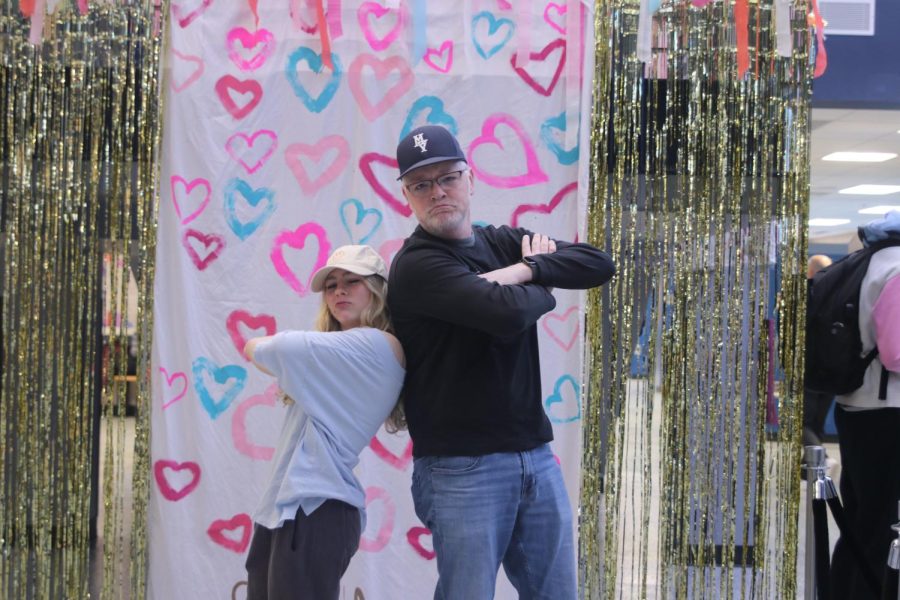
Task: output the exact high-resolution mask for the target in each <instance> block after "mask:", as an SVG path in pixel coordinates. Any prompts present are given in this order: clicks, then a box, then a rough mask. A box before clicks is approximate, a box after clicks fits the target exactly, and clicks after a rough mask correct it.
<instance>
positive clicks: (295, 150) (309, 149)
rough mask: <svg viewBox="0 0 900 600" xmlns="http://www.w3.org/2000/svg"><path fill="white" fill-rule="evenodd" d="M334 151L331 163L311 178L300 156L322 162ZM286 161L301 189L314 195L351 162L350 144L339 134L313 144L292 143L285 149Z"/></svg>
mask: <svg viewBox="0 0 900 600" xmlns="http://www.w3.org/2000/svg"><path fill="white" fill-rule="evenodd" d="M332 152H334V153H336V154H334V158H332V159H331V163H330V164H328V165H327V166H326V167H325V169H323V170H322V172H321V173H320V174H319V175H318V176H317V177H316V178H314V179H310V177H309V174H308V173H307V171H306V167H304V166H303V161H301V160H300V158H301V157H304V156H305V157H308V158H311V159H313V160H314V161H316V162H322V159H323V158H324V156H325V154H326V153H332ZM284 161H285V162H286V163H287V166H288V168H289V169H290V170H291V173H293V174H294V177H295V178H296V179H297V183H299V184H300V189H301V190H303V192H304V193H306V194H309V195H312V194H315V193H316V192H318V191H319V190H321V189H322V188H323V187H325V186H326V185H328V184H329V183H331V182H332V181H334V180H335V179H337V177H338V175H340V174H341V171H343V170H344V167H346V166H347V163H348V162H350V144H349V142H347V140H346V139H344V138H343V137H342V136H339V135H329V136H326V137H323V138H322V139H321V140H319V141H318V142H316V143H315V144H312V145H310V144H301V143H296V144H291V145H290V146H288V147H287V148H286V149H285V151H284Z"/></svg>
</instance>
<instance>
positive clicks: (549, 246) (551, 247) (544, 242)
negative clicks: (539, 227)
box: [522, 233, 556, 258]
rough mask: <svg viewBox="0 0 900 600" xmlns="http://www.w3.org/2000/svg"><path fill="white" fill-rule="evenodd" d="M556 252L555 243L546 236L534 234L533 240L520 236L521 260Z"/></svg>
mask: <svg viewBox="0 0 900 600" xmlns="http://www.w3.org/2000/svg"><path fill="white" fill-rule="evenodd" d="M554 252H556V242H554V241H553V240H551V239H550V238H549V237H547V236H546V235H543V234H540V233H536V234H534V238H533V239H528V236H527V235H525V236H522V258H525V257H526V256H534V255H536V254H553V253H554Z"/></svg>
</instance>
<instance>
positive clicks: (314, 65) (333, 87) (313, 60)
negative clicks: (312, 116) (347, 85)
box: [284, 46, 343, 113]
mask: <svg viewBox="0 0 900 600" xmlns="http://www.w3.org/2000/svg"><path fill="white" fill-rule="evenodd" d="M300 61H306V62H307V63H309V68H310V69H311V70H312V72H313V73H315V74H317V75H318V74H319V73H321V72H322V68H323V64H322V55H321V54H318V53H316V51H315V50H313V49H312V48H307V47H305V46H300V47H299V48H297V49H296V50H294V51H293V52H291V55H290V56H289V57H288V61H287V66H286V67H285V70H284V74H285V76H286V77H287V80H288V83H290V84H291V88H292V89H293V90H294V95H295V96H297V97H298V98H300V101H301V102H303V105H304V106H306V108H307V109H308V110H309V111H310V112H314V113H320V112H322V111H323V110H324V109H325V107H326V106H328V104H329V103H330V102H331V99H332V98H334V94H335V92H337V89H338V85H339V84H340V83H341V76H342V74H343V70H342V69H341V61H340V60H338V56H337V54H335V53H334V52H332V53H331V65H332V69H333V71H332V73H331V76H330V77H329V78H328V82H327V83H326V84H325V87H323V88H322V91H321V92H320V93H319V95H318V96H317V97H315V98H313V97H312V96H310V95H309V92H307V91H306V88H305V87H303V84H302V83H301V82H300V75H299V73H297V65H298V64H299V63H300Z"/></svg>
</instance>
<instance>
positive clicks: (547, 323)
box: [541, 306, 581, 352]
mask: <svg viewBox="0 0 900 600" xmlns="http://www.w3.org/2000/svg"><path fill="white" fill-rule="evenodd" d="M571 320H574V321H575V326H574V327H572V333H571V335H569V337H568V339H565V340H564V339H563V336H562V335H561V333H562V330H564V329H565V328H566V327H567V326H568V323H569V321H571ZM554 323H561V324H562V325H560V326H559V327H560V329H561V331H560V334H557V332H556V331H555V330H554V328H555V327H557V326H556V325H554ZM541 326H542V327H543V328H544V331H546V332H547V335H549V336H550V339H552V340H553V341H554V342H556V343H557V344H559V346H560V348H562V349H563V350H565V351H567V352H568V351H569V350H571V349H572V346H574V345H575V341H576V340H577V339H578V331H579V330H580V328H581V323H580V321H579V316H578V307H577V306H571V307H569V308H568V309H567V310H566V312H564V313H562V315H559V314H557V313H547V315H546V316H545V317H544V320H543V321H542V322H541Z"/></svg>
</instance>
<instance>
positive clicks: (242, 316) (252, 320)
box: [225, 310, 275, 360]
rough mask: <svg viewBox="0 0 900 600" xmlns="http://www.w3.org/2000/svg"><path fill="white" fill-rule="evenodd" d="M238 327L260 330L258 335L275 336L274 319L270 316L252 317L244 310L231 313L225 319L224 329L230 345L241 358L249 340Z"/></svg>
mask: <svg viewBox="0 0 900 600" xmlns="http://www.w3.org/2000/svg"><path fill="white" fill-rule="evenodd" d="M239 325H243V326H245V327H246V328H247V329H250V330H251V331H258V330H260V329H262V330H263V331H262V332H260V333H259V335H275V317H273V316H272V315H266V314H259V315H256V316H254V315H251V314H250V313H248V312H247V311H246V310H235V311H232V313H231V314H230V315H228V318H227V319H225V329H226V330H227V331H228V335H229V337H231V343H233V344H234V347H235V348H237V351H238V354H240V355H241V356H242V357H243V356H244V346H245V345H246V344H247V340H248V339H249V338H248V337H247V336H245V335H244V334H243V333H241V330H240V329H239V328H238V326H239ZM251 337H257V336H251ZM244 360H247V358H246V357H244Z"/></svg>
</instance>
